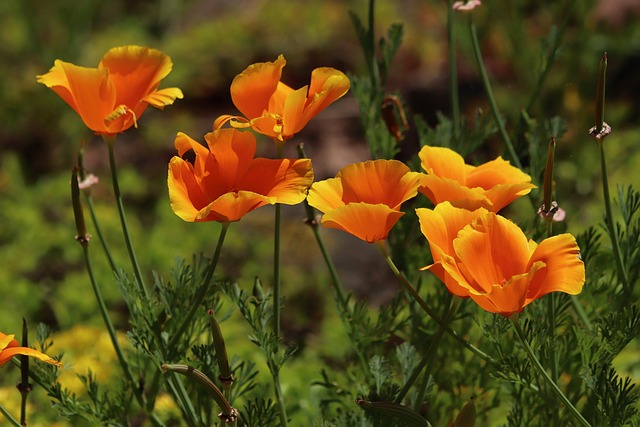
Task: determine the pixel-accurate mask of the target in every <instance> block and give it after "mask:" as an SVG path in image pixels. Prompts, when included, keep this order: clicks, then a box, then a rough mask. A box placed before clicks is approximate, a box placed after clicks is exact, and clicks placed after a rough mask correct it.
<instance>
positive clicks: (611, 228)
mask: <svg viewBox="0 0 640 427" xmlns="http://www.w3.org/2000/svg"><path fill="white" fill-rule="evenodd" d="M606 77H607V52H604V54H603V55H602V59H601V60H600V64H599V65H598V84H597V87H596V111H595V126H594V127H592V128H591V129H589V135H591V136H592V137H593V138H594V139H595V140H596V142H597V143H598V147H599V148H600V170H601V173H602V193H603V196H604V207H605V222H606V224H607V231H608V234H609V239H610V240H611V246H612V250H613V258H614V259H615V263H616V270H617V272H618V280H620V283H621V284H622V287H623V289H624V290H625V291H629V279H628V277H627V270H626V268H625V266H624V261H623V260H622V253H621V251H620V242H619V241H618V232H617V227H616V224H615V222H614V221H613V209H611V196H610V194H609V174H608V172H607V160H606V156H605V151H604V139H605V138H606V137H607V136H609V135H610V134H611V131H612V129H611V126H609V125H608V124H607V123H606V122H605V121H604V107H605V89H606V80H607V79H606Z"/></svg>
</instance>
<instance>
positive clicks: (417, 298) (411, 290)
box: [376, 240, 442, 324]
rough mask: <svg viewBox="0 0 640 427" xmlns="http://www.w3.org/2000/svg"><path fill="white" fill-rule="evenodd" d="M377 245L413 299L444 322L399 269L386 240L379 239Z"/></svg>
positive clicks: (433, 317)
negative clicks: (388, 249)
mask: <svg viewBox="0 0 640 427" xmlns="http://www.w3.org/2000/svg"><path fill="white" fill-rule="evenodd" d="M376 245H377V246H378V248H379V249H380V251H381V252H382V256H383V257H384V259H385V260H386V261H387V264H388V265H389V268H391V271H393V274H395V276H396V277H397V278H398V280H400V283H401V284H402V285H403V286H404V288H405V289H406V290H407V292H409V293H410V294H411V296H412V297H413V299H414V300H415V301H416V302H417V303H418V304H419V305H420V307H422V309H423V310H424V311H425V312H426V313H427V314H428V315H429V317H431V318H432V319H433V320H435V321H436V322H437V323H439V324H442V320H441V319H440V317H438V315H437V314H436V313H435V311H433V309H432V308H431V307H429V305H428V304H427V303H426V302H425V301H424V300H423V299H422V297H421V296H420V295H419V294H418V292H416V290H415V289H414V288H413V286H411V284H410V283H409V281H408V280H407V279H406V278H405V277H404V275H403V274H402V273H401V272H400V270H398V267H396V265H395V263H394V262H393V260H392V259H391V256H390V255H389V252H388V251H387V248H386V246H385V241H384V240H379V241H377V242H376Z"/></svg>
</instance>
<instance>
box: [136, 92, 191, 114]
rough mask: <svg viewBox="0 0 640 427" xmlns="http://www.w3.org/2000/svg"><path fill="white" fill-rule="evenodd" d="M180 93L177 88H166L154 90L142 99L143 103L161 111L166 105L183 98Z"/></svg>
mask: <svg viewBox="0 0 640 427" xmlns="http://www.w3.org/2000/svg"><path fill="white" fill-rule="evenodd" d="M183 96H184V95H183V94H182V91H181V90H180V89H178V88H177V87H168V88H166V89H161V90H156V91H155V92H152V93H150V94H149V95H147V96H145V97H144V98H142V100H143V101H144V102H148V103H149V104H151V105H153V106H154V107H156V108H160V109H163V108H164V107H166V106H167V105H171V104H173V101H175V100H176V98H178V99H182V98H183Z"/></svg>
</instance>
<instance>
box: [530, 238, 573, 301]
mask: <svg viewBox="0 0 640 427" xmlns="http://www.w3.org/2000/svg"><path fill="white" fill-rule="evenodd" d="M536 262H544V264H546V268H544V269H542V270H539V271H538V272H537V274H536V275H535V276H534V278H533V281H532V283H531V287H530V288H529V292H528V294H527V299H528V300H534V299H536V298H539V297H541V296H543V295H545V294H548V293H549V292H556V291H560V292H565V293H567V294H571V295H577V294H579V293H580V292H582V287H583V285H584V282H585V270H584V263H583V262H582V260H581V259H580V249H579V248H578V244H577V243H576V239H575V237H573V236H572V235H571V234H560V235H558V236H553V237H550V238H548V239H545V240H543V241H542V242H541V243H540V244H539V245H538V247H537V248H536V249H535V251H534V252H533V254H532V255H531V260H530V261H529V263H530V264H535V263H536Z"/></svg>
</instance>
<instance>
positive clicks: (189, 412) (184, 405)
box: [167, 372, 199, 427]
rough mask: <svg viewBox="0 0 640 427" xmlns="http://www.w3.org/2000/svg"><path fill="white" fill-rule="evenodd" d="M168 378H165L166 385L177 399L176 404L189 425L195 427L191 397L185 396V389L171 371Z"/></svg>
mask: <svg viewBox="0 0 640 427" xmlns="http://www.w3.org/2000/svg"><path fill="white" fill-rule="evenodd" d="M168 376H169V379H168V380H167V385H168V386H169V388H170V389H171V391H172V393H173V395H174V396H175V397H176V399H178V406H180V409H181V410H182V414H183V415H184V418H185V421H186V422H187V425H188V426H189V427H197V426H198V425H199V424H198V421H197V420H196V411H195V408H194V407H193V404H192V403H191V399H189V396H187V391H186V390H185V388H184V385H183V384H182V381H180V378H178V377H177V376H176V375H175V374H174V373H173V372H170V373H169V374H168Z"/></svg>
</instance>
